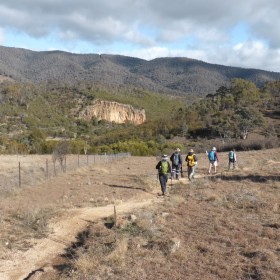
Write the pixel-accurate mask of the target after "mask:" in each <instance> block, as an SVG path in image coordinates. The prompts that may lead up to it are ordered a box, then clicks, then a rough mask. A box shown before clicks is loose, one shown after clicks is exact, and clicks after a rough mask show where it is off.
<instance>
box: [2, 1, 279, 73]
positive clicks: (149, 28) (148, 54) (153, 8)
mask: <svg viewBox="0 0 280 280" xmlns="http://www.w3.org/2000/svg"><path fill="white" fill-rule="evenodd" d="M279 14H280V2H279V1H278V0H246V1H244V0H236V1H224V0H208V1H205V0H195V1H194V0H173V1H169V0H118V1H112V0H102V1H101V0H80V1H76V0H61V1H55V0H25V1H22V0H2V1H1V4H0V28H2V30H4V31H2V35H1V33H0V43H1V44H10V45H12V44H13V42H9V41H8V37H9V36H5V38H4V36H3V34H4V32H5V34H6V33H7V32H8V31H10V30H13V31H14V32H16V33H18V34H26V36H23V38H25V40H26V38H28V36H29V37H30V38H31V39H34V38H35V39H40V40H41V41H43V40H45V41H46V42H47V41H48V38H49V37H50V36H51V37H52V42H51V43H52V45H51V46H49V45H46V47H45V49H49V48H53V47H55V40H57V44H56V45H57V46H59V47H60V48H61V49H65V48H67V47H68V46H70V45H75V46H79V45H81V44H82V43H81V42H86V44H88V45H91V46H92V48H91V49H97V48H98V49H99V50H100V51H101V52H103V51H102V50H104V51H105V50H106V51H108V50H111V53H115V52H116V49H115V48H114V47H115V46H116V45H118V46H120V45H121V46H122V47H123V49H121V50H119V49H117V50H118V53H120V54H121V53H122V54H131V55H132V54H133V53H135V56H137V57H139V56H141V57H143V58H146V59H148V58H154V57H158V56H189V57H191V58H197V59H201V60H205V61H207V62H211V63H218V64H219V63H222V64H226V65H234V66H241V67H254V68H260V69H266V70H274V71H275V70H276V71H280V66H277V63H276V62H279V50H280V28H279V26H280V17H279ZM240 23H244V26H246V32H244V33H242V34H240V37H238V32H236V33H235V34H234V36H235V37H234V40H233V39H232V38H231V37H230V35H232V32H231V31H232V30H233V29H234V28H235V27H236V26H238V25H239V24H240ZM239 26H240V25H239ZM241 26H242V25H241ZM1 38H2V39H1ZM232 42H234V44H235V45H232ZM19 44H20V45H29V44H28V43H27V42H19ZM30 44H31V43H30ZM46 44H47V43H46ZM13 46H14V45H13ZM33 48H34V47H33ZM125 48H126V49H125ZM69 51H70V50H69ZM278 65H279V63H278ZM264 67H265V68H264Z"/></svg>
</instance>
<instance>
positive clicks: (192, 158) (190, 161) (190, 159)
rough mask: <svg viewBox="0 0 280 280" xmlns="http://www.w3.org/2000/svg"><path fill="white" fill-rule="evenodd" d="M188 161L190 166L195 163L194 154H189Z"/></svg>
mask: <svg viewBox="0 0 280 280" xmlns="http://www.w3.org/2000/svg"><path fill="white" fill-rule="evenodd" d="M187 163H188V166H190V167H192V166H194V165H195V161H194V154H192V155H187Z"/></svg>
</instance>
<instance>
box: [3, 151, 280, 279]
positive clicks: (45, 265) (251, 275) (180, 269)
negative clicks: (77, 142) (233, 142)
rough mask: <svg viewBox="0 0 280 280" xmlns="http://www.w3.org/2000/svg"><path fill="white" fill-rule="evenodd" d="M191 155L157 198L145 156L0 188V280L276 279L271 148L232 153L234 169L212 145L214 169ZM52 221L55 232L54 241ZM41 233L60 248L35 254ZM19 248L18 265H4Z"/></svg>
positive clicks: (279, 200) (276, 163)
mask: <svg viewBox="0 0 280 280" xmlns="http://www.w3.org/2000/svg"><path fill="white" fill-rule="evenodd" d="M198 156H199V166H198V169H197V174H196V176H195V177H196V178H195V180H194V181H193V182H191V183H188V182H187V181H186V179H185V178H183V179H181V180H180V181H179V182H176V184H173V186H171V185H170V183H171V182H170V181H169V186H168V190H169V193H170V196H168V197H166V198H159V197H157V193H158V192H159V190H160V187H159V183H158V182H157V180H156V172H155V165H156V162H157V161H156V159H155V158H153V157H150V158H147V157H146V158H145V157H130V158H124V159H121V160H120V161H118V162H117V164H116V163H114V162H110V163H107V164H106V165H104V164H101V163H100V164H95V165H91V166H88V167H84V168H81V169H79V170H78V171H76V172H72V173H67V174H62V175H61V176H60V177H57V178H55V179H53V180H50V181H48V182H46V183H44V184H41V185H38V186H36V187H35V186H32V187H29V188H27V187H26V188H23V189H21V190H16V191H15V192H13V193H9V194H6V196H5V197H2V198H1V218H0V222H1V243H0V249H1V253H0V257H1V267H0V276H1V279H46V280H50V279H56V280H57V279H72V280H74V279H87V280H90V279H205V280H211V279H227V280H231V279H232V280H233V279H234V280H235V279H244V280H245V279H248V280H249V279H257V280H267V279H269V280H270V279H271V280H272V279H275V280H276V279H277V280H278V279H279V275H280V246H279V240H280V181H279V179H280V174H279V167H280V149H272V150H263V151H251V152H240V153H238V165H237V168H236V170H234V171H227V159H226V153H221V154H220V158H221V162H220V164H219V166H218V174H217V175H215V176H214V175H211V176H209V175H208V174H207V164H208V162H207V159H206V155H205V154H199V155H198ZM139 202H144V203H145V205H143V204H137V203H139ZM106 205H109V206H106ZM113 205H115V206H116V208H115V209H116V217H117V220H116V221H115V216H114V210H113ZM124 205H126V206H124ZM98 209H99V212H98ZM75 217H78V218H77V219H75ZM79 223H80V224H79ZM78 224H79V226H78ZM54 225H56V226H57V227H55V226H54ZM66 225H67V226H66ZM58 228H60V229H61V233H63V231H62V229H63V230H64V235H60V239H59V240H57V239H56V240H55V233H56V231H55V229H58ZM66 228H68V231H66ZM71 234H74V236H73V238H72V239H71ZM46 237H48V238H46ZM34 238H35V239H34ZM50 239H53V241H52V242H54V243H55V242H57V243H60V250H58V248H56V249H57V251H53V252H52V254H50V251H49V254H47V253H45V257H44V248H45V250H46V252H47V249H48V248H46V247H47V245H50V244H52V243H50V242H51V241H50ZM47 240H49V243H48V242H47ZM58 241H59V242H58ZM43 242H45V243H43ZM38 245H42V246H41V247H40V248H41V250H42V252H40V253H39V252H38V251H37V252H36V251H34V248H37V247H36V246H38ZM44 245H45V247H44ZM32 249H33V251H32ZM19 251H20V252H22V253H21V254H20V253H19ZM31 252H32V254H37V261H36V262H35V264H31V263H30V262H28V260H34V258H33V259H32V258H31ZM55 252H56V254H55ZM20 256H21V257H22V256H23V258H22V262H23V264H24V266H25V269H24V268H23V267H21V266H17V268H15V267H13V266H12V265H11V263H12V261H11V260H12V259H13V258H15V260H17V258H18V257H20ZM40 257H41V259H40ZM35 259H36V258H35ZM15 264H17V262H16V261H15ZM26 266H28V267H26ZM13 269H14V270H18V271H17V272H20V270H21V271H22V273H21V274H20V273H15V271H13ZM23 272H24V273H25V274H23ZM19 275H21V277H19ZM5 277H6V278H5ZM12 277H13V278H12Z"/></svg>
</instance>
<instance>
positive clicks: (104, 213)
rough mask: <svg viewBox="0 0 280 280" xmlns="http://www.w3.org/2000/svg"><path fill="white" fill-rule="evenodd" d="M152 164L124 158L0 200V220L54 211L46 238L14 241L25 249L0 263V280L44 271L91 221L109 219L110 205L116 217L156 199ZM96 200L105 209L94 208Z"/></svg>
mask: <svg viewBox="0 0 280 280" xmlns="http://www.w3.org/2000/svg"><path fill="white" fill-rule="evenodd" d="M155 164H156V159H155V158H152V157H150V158H149V157H147V158H141V157H129V158H123V159H121V160H119V161H118V162H117V163H116V162H108V163H106V164H101V165H97V164H95V165H92V166H88V167H86V168H81V169H78V170H77V171H75V172H71V173H67V174H65V175H63V176H61V177H58V178H55V179H54V180H52V181H48V182H46V183H45V184H42V185H38V186H36V187H30V188H28V187H27V188H23V189H22V190H21V191H20V192H19V193H18V194H17V195H16V196H11V197H8V198H6V199H3V200H1V211H2V212H1V213H3V217H4V215H7V217H10V216H8V215H10V214H11V213H15V214H16V213H18V211H33V210H32V209H37V208H38V207H40V208H42V209H44V208H47V207H49V206H51V207H54V209H56V207H60V208H57V209H58V211H59V213H60V214H59V216H57V217H54V218H53V221H52V222H51V225H50V226H49V228H50V234H49V235H48V236H47V237H46V238H42V239H32V240H29V239H28V240H25V237H24V236H22V237H19V238H22V239H21V240H22V242H25V241H27V242H28V243H29V244H30V248H29V249H28V250H27V251H19V250H18V251H11V253H10V255H9V257H7V258H6V259H4V258H3V259H1V262H0V279H1V280H24V279H25V280H27V279H28V280H30V279H35V278H34V276H35V272H36V271H39V272H40V271H41V272H43V271H46V270H47V269H50V268H51V267H52V266H51V264H52V260H53V259H54V258H55V257H57V256H58V255H59V254H61V253H64V252H65V251H64V250H65V248H67V247H68V246H70V245H71V244H72V243H73V242H75V241H77V240H76V236H77V235H78V233H80V232H82V231H83V230H84V229H85V228H86V226H87V225H88V224H89V223H90V222H91V221H93V220H96V219H100V218H104V217H108V216H110V215H112V214H113V213H114V207H113V206H114V205H116V209H117V213H119V214H121V213H126V212H129V211H131V210H133V209H135V208H139V207H142V206H145V205H147V204H151V203H152V202H154V201H159V200H161V199H158V198H157V193H158V192H159V191H160V187H159V183H158V181H157V180H156V178H157V177H156V170H155ZM99 201H101V202H102V204H101V205H106V204H107V205H106V206H99V205H100V204H99ZM97 206H99V207H97ZM59 209H60V210H59ZM15 234H16V232H15Z"/></svg>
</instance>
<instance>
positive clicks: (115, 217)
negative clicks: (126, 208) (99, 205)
mask: <svg viewBox="0 0 280 280" xmlns="http://www.w3.org/2000/svg"><path fill="white" fill-rule="evenodd" d="M114 220H115V224H114V227H115V228H116V227H117V210H116V205H114Z"/></svg>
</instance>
